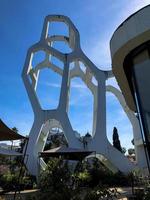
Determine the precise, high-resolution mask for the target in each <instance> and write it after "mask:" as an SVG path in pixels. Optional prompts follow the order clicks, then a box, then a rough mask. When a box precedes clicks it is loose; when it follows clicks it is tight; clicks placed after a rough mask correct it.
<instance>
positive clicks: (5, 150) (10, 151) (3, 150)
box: [0, 148, 23, 156]
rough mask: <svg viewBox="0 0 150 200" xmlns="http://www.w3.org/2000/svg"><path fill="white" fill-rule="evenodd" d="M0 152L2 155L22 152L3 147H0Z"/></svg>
mask: <svg viewBox="0 0 150 200" xmlns="http://www.w3.org/2000/svg"><path fill="white" fill-rule="evenodd" d="M0 154H1V155H4V156H22V155H23V154H22V153H19V152H17V151H15V150H10V149H4V148H0Z"/></svg>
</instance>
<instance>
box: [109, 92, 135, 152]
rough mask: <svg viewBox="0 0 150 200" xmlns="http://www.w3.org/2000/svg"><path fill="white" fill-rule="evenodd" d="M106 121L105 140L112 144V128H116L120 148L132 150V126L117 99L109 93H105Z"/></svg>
mask: <svg viewBox="0 0 150 200" xmlns="http://www.w3.org/2000/svg"><path fill="white" fill-rule="evenodd" d="M106 119H107V123H106V127H107V138H108V140H109V141H110V143H111V144H113V140H112V136H113V128H114V127H116V128H117V130H118V134H119V140H120V143H121V147H125V148H126V149H128V148H134V147H133V145H132V142H131V140H132V139H133V131H132V125H131V123H130V121H129V119H128V117H127V115H126V113H125V112H124V110H123V108H122V106H121V105H120V103H119V101H118V99H117V98H116V97H115V95H114V94H112V93H110V92H107V93H106ZM126 144H128V146H127V145H126Z"/></svg>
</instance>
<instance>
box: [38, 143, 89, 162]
mask: <svg viewBox="0 0 150 200" xmlns="http://www.w3.org/2000/svg"><path fill="white" fill-rule="evenodd" d="M91 153H93V151H88V150H84V149H76V148H70V147H64V146H60V147H57V148H54V149H50V150H47V151H43V152H40V157H60V156H63V157H64V158H65V159H68V160H82V159H84V158H85V157H86V156H88V155H90V154H91Z"/></svg>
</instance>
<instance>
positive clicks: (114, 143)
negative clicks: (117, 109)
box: [113, 127, 122, 152]
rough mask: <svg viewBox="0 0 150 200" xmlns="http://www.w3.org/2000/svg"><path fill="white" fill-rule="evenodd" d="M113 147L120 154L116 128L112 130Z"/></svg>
mask: <svg viewBox="0 0 150 200" xmlns="http://www.w3.org/2000/svg"><path fill="white" fill-rule="evenodd" d="M113 146H114V147H115V148H116V149H118V150H119V151H120V152H122V148H121V145H120V140H119V135H118V130H117V128H116V127H114V129H113Z"/></svg>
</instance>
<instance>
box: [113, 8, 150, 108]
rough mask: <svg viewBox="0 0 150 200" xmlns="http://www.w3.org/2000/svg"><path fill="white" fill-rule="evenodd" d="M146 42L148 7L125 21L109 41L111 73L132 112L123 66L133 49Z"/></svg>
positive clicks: (149, 28)
mask: <svg viewBox="0 0 150 200" xmlns="http://www.w3.org/2000/svg"><path fill="white" fill-rule="evenodd" d="M148 40H150V5H148V6H146V7H144V8H142V9H141V10H139V11H138V12H136V13H134V14H133V15H131V16H130V17H129V18H128V19H126V20H125V21H124V22H123V23H122V24H121V25H120V26H119V27H118V28H117V30H116V31H115V32H114V34H113V36H112V38H111V41H110V50H111V58H112V70H113V73H114V75H115V77H116V79H117V82H118V84H119V86H120V88H121V90H122V93H123V95H124V97H125V100H126V102H127V104H128V106H129V107H130V109H132V110H134V111H135V110H136V107H135V102H134V97H133V94H132V92H131V88H130V86H129V83H128V80H127V77H126V73H125V70H124V66H123V64H124V60H125V58H126V56H127V55H128V54H129V53H130V52H131V51H132V50H133V49H135V48H137V47H138V46H140V45H141V44H143V43H145V42H147V41H148Z"/></svg>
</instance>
